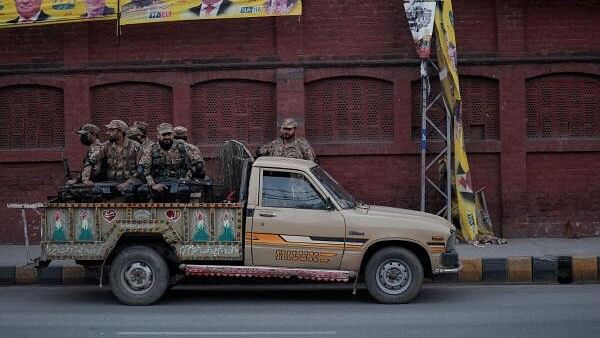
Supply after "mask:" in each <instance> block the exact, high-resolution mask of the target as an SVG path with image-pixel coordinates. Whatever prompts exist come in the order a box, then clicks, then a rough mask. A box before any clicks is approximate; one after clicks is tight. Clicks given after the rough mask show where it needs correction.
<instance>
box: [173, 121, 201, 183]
mask: <svg viewBox="0 0 600 338" xmlns="http://www.w3.org/2000/svg"><path fill="white" fill-rule="evenodd" d="M173 138H174V139H176V140H181V141H183V142H184V143H185V149H186V151H187V152H188V154H190V157H191V158H194V159H197V161H196V163H198V162H199V163H200V166H197V167H196V168H195V169H194V170H196V172H194V174H196V173H197V172H198V171H201V173H198V174H197V175H195V176H194V178H204V158H203V157H202V152H201V151H200V148H198V146H196V145H195V144H192V143H189V142H187V128H186V127H183V126H177V127H175V128H173ZM192 171H193V170H192Z"/></svg>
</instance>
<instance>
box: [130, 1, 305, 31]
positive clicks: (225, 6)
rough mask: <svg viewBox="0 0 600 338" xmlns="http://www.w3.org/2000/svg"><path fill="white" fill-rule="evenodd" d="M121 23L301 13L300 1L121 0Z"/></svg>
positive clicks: (131, 23)
mask: <svg viewBox="0 0 600 338" xmlns="http://www.w3.org/2000/svg"><path fill="white" fill-rule="evenodd" d="M120 10H121V20H120V24H121V25H133V24H142V23H152V22H168V21H182V20H210V19H231V18H252V17H268V16H282V15H301V14H302V1H301V0H131V1H125V0H122V2H121V5H120Z"/></svg>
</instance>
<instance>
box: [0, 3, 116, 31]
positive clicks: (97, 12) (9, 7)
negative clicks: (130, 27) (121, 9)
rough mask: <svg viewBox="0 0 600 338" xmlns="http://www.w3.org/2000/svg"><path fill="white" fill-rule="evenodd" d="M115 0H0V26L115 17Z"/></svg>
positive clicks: (113, 18)
mask: <svg viewBox="0 0 600 338" xmlns="http://www.w3.org/2000/svg"><path fill="white" fill-rule="evenodd" d="M117 4H118V0H0V28H7V27H17V26H29V25H44V24H55V23H67V22H77V21H88V20H115V19H117V11H118V5H117Z"/></svg>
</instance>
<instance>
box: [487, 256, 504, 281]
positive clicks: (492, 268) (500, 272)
mask: <svg viewBox="0 0 600 338" xmlns="http://www.w3.org/2000/svg"><path fill="white" fill-rule="evenodd" d="M482 263H483V264H482V266H483V268H482V269H483V271H482V276H483V278H482V281H483V282H484V283H506V282H507V281H508V278H507V276H506V275H507V273H506V258H484V259H483V260H482Z"/></svg>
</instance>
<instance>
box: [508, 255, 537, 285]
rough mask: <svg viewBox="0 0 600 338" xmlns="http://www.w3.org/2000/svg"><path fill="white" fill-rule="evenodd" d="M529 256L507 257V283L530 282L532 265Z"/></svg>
mask: <svg viewBox="0 0 600 338" xmlns="http://www.w3.org/2000/svg"><path fill="white" fill-rule="evenodd" d="M531 264H532V263H531V257H508V258H507V259H506V269H507V274H508V276H507V277H508V282H509V283H531V282H532V280H533V271H532V270H533V266H532V265H531Z"/></svg>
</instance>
